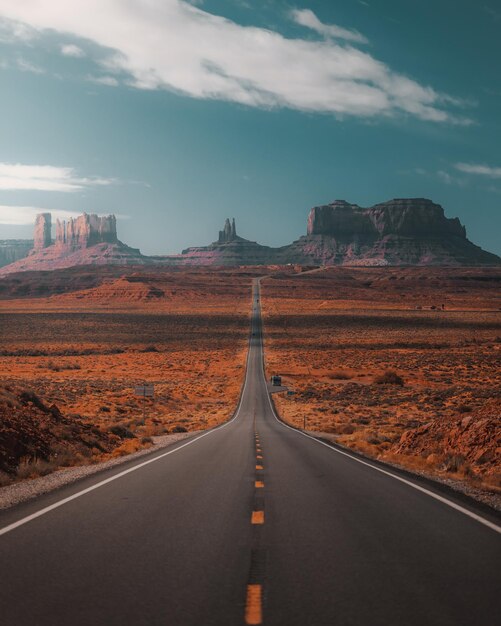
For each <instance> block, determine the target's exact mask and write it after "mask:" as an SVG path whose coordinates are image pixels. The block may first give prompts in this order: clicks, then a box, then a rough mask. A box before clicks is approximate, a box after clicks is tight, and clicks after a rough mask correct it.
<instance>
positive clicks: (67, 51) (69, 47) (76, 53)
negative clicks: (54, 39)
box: [60, 43, 85, 59]
mask: <svg viewBox="0 0 501 626" xmlns="http://www.w3.org/2000/svg"><path fill="white" fill-rule="evenodd" d="M60 50H61V54H62V55H63V56H65V57H75V58H77V59H78V58H82V57H84V56H85V52H84V51H83V50H82V48H80V47H79V46H75V44H72V43H68V44H62V45H61V47H60Z"/></svg>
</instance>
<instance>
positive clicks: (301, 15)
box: [291, 9, 368, 43]
mask: <svg viewBox="0 0 501 626" xmlns="http://www.w3.org/2000/svg"><path fill="white" fill-rule="evenodd" d="M291 17H292V19H293V20H294V22H296V24H300V25H301V26H305V27H306V28H310V29H311V30H314V31H315V32H317V33H318V34H319V35H322V36H323V37H333V38H334V39H345V40H346V41H353V42H356V43H368V40H367V38H366V37H364V36H363V35H361V34H360V33H359V32H358V31H356V30H349V29H347V28H341V26H336V25H335V24H324V23H323V22H321V21H320V20H319V19H318V17H317V16H316V15H315V13H313V11H311V10H310V9H294V10H293V11H291Z"/></svg>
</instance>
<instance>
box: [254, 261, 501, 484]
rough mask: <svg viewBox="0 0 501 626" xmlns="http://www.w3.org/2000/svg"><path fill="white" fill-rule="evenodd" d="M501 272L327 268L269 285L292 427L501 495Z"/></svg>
mask: <svg viewBox="0 0 501 626" xmlns="http://www.w3.org/2000/svg"><path fill="white" fill-rule="evenodd" d="M500 285H501V270H499V269H489V268H485V269H466V268H377V269H376V268H374V269H371V268H342V267H341V268H340V267H338V268H331V269H327V270H314V271H310V272H305V273H302V274H295V275H285V274H283V275H280V274H275V275H274V276H270V277H268V278H266V279H264V280H263V281H262V289H263V291H262V293H263V298H262V299H263V308H264V311H263V312H264V316H265V347H266V368H267V373H268V375H271V374H281V375H282V378H283V384H284V385H286V386H287V387H288V388H289V390H290V391H292V392H293V394H291V395H288V394H286V393H279V394H275V395H274V401H275V405H276V408H277V410H278V411H279V413H280V415H281V417H282V418H283V419H284V420H285V421H287V422H289V423H290V424H292V425H295V426H297V427H301V428H303V427H305V426H306V428H307V430H310V431H314V432H316V433H322V436H325V437H326V438H328V439H331V440H334V441H336V442H338V443H339V444H341V445H343V446H347V447H349V448H352V449H355V450H357V451H359V452H361V453H363V454H365V455H368V456H371V457H375V458H378V459H381V460H385V461H389V462H393V463H396V464H398V465H401V466H403V467H405V468H408V469H410V470H412V471H420V472H423V473H426V474H429V475H434V476H436V477H441V478H444V479H448V478H451V479H454V480H459V481H466V482H467V483H470V484H472V485H475V486H478V487H479V488H481V489H487V490H492V491H495V492H498V493H501V401H500V400H501V370H500V354H501V290H500Z"/></svg>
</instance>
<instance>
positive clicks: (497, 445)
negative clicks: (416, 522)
mask: <svg viewBox="0 0 501 626" xmlns="http://www.w3.org/2000/svg"><path fill="white" fill-rule="evenodd" d="M391 450H392V452H394V453H395V454H399V455H401V454H406V455H415V456H419V457H421V458H423V457H427V456H428V455H435V456H436V457H437V461H440V460H441V461H442V463H443V465H444V468H445V469H448V470H449V471H450V470H451V469H452V468H451V467H450V465H449V463H450V461H451V459H452V460H455V461H456V463H458V464H461V465H462V464H464V463H467V464H468V465H469V466H470V468H471V469H472V470H473V471H474V472H476V473H481V474H493V473H497V474H498V475H499V473H500V471H501V410H500V408H499V403H498V402H496V401H495V400H489V401H488V402H486V404H485V405H484V406H483V407H482V408H480V409H478V410H477V411H475V412H474V413H473V414H471V415H468V416H467V417H462V418H459V417H455V418H454V417H450V418H435V419H433V420H431V421H430V422H429V423H427V424H423V425H422V426H419V427H418V428H415V429H412V430H408V431H406V432H404V433H403V434H402V436H401V438H400V441H399V442H397V443H395V444H393V446H392V448H391Z"/></svg>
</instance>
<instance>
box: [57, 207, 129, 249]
mask: <svg viewBox="0 0 501 626" xmlns="http://www.w3.org/2000/svg"><path fill="white" fill-rule="evenodd" d="M49 215H50V214H49ZM117 242H118V238H117V222H116V218H115V216H114V215H107V216H105V217H99V216H98V215H95V214H94V213H92V214H91V215H88V214H87V213H84V214H83V215H79V216H78V217H76V218H70V219H69V220H68V221H65V220H62V221H60V220H57V222H56V241H55V245H56V246H58V247H60V248H68V249H72V250H76V249H78V248H89V247H90V246H94V245H96V244H98V243H117Z"/></svg>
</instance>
